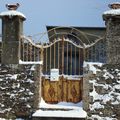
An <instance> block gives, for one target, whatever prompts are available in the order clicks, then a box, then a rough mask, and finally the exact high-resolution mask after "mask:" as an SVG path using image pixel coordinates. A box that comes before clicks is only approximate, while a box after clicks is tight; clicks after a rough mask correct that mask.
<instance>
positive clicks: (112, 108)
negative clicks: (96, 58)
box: [88, 63, 120, 120]
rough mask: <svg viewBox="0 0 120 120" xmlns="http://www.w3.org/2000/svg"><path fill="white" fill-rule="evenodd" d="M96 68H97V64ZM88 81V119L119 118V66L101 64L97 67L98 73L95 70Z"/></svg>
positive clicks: (106, 119)
mask: <svg viewBox="0 0 120 120" xmlns="http://www.w3.org/2000/svg"><path fill="white" fill-rule="evenodd" d="M88 64H89V63H88ZM98 66H99V64H98ZM91 67H92V66H91ZM94 67H95V66H94ZM96 69H98V67H97V66H96ZM89 83H90V86H91V88H90V93H89V95H90V97H92V99H91V101H90V104H89V107H90V114H91V116H90V119H97V120H119V118H120V66H119V65H103V66H101V67H99V73H98V72H96V75H95V76H94V77H92V78H91V79H90V80H89Z"/></svg>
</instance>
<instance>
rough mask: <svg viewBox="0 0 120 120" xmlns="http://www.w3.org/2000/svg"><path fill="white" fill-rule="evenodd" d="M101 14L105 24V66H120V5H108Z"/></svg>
mask: <svg viewBox="0 0 120 120" xmlns="http://www.w3.org/2000/svg"><path fill="white" fill-rule="evenodd" d="M109 7H110V8H111V10H108V11H106V12H104V13H103V20H104V21H105V24H106V43H107V46H106V51H107V64H120V3H113V4H110V5H109Z"/></svg>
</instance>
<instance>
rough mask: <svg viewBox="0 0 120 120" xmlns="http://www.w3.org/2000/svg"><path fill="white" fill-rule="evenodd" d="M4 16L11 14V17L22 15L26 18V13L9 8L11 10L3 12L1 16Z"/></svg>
mask: <svg viewBox="0 0 120 120" xmlns="http://www.w3.org/2000/svg"><path fill="white" fill-rule="evenodd" d="M3 16H10V17H12V16H20V17H22V18H24V19H26V17H25V15H24V14H23V13H21V12H18V11H16V10H9V11H4V12H1V13H0V17H3Z"/></svg>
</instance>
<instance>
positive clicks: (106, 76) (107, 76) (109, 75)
mask: <svg viewBox="0 0 120 120" xmlns="http://www.w3.org/2000/svg"><path fill="white" fill-rule="evenodd" d="M104 72H105V74H104V75H103V77H104V78H105V79H108V78H111V79H113V78H114V76H113V75H112V74H110V73H109V72H107V71H104Z"/></svg>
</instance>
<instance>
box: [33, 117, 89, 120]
mask: <svg viewBox="0 0 120 120" xmlns="http://www.w3.org/2000/svg"><path fill="white" fill-rule="evenodd" d="M32 120H87V119H86V118H62V117H33V118H32Z"/></svg>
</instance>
